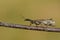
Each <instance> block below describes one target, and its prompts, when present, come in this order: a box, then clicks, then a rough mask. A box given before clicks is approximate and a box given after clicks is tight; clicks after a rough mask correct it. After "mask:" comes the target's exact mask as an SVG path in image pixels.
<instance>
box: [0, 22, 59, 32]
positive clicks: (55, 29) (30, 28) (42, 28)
mask: <svg viewBox="0 0 60 40" xmlns="http://www.w3.org/2000/svg"><path fill="white" fill-rule="evenodd" d="M0 26H2V27H11V28H19V29H27V30H36V31H47V32H60V28H53V27H52V28H49V27H47V28H46V27H33V26H30V27H29V26H27V25H21V24H11V23H5V22H0Z"/></svg>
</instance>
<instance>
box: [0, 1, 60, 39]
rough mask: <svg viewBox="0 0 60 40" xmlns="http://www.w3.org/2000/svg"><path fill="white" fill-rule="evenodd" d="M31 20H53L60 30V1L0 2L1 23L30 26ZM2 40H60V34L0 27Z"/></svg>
mask: <svg viewBox="0 0 60 40" xmlns="http://www.w3.org/2000/svg"><path fill="white" fill-rule="evenodd" d="M22 16H24V17H26V18H30V19H40V18H46V19H47V18H53V19H54V20H55V21H56V27H58V28H60V0H0V21H2V22H7V23H15V24H23V25H29V22H25V21H24V18H22ZM0 40H60V33H57V32H43V31H32V30H24V29H15V28H6V27H1V26H0Z"/></svg>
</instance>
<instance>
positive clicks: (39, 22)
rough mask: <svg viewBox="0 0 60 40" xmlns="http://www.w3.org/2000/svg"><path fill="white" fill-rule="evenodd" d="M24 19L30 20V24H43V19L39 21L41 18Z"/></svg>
mask: <svg viewBox="0 0 60 40" xmlns="http://www.w3.org/2000/svg"><path fill="white" fill-rule="evenodd" d="M24 21H29V22H30V26H31V25H32V24H35V25H36V26H37V25H40V24H41V21H39V20H32V19H25V20H24Z"/></svg>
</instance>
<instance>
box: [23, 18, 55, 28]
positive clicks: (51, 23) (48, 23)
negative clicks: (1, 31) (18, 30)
mask: <svg viewBox="0 0 60 40" xmlns="http://www.w3.org/2000/svg"><path fill="white" fill-rule="evenodd" d="M24 21H29V22H30V26H31V25H32V24H35V25H36V27H37V26H38V25H41V24H44V25H45V26H47V27H48V26H55V21H54V20H53V19H52V18H50V19H39V20H32V19H25V20H24Z"/></svg>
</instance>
